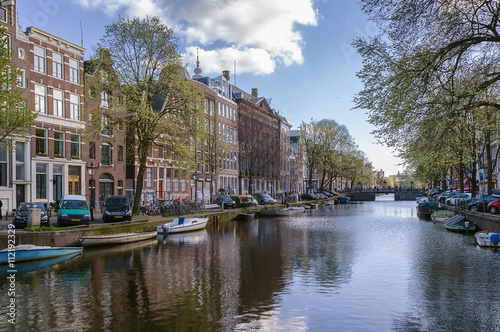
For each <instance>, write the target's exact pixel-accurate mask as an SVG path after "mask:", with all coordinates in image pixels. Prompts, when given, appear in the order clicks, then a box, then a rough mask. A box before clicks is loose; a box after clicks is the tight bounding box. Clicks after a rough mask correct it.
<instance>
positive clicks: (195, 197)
mask: <svg viewBox="0 0 500 332" xmlns="http://www.w3.org/2000/svg"><path fill="white" fill-rule="evenodd" d="M193 179H194V201H195V202H198V172H197V171H195V172H194V174H193Z"/></svg>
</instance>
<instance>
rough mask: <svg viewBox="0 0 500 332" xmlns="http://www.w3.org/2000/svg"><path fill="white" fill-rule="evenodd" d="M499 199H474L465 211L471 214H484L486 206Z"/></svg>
mask: <svg viewBox="0 0 500 332" xmlns="http://www.w3.org/2000/svg"><path fill="white" fill-rule="evenodd" d="M499 198H500V197H498V196H483V197H479V198H478V199H475V200H473V201H471V202H470V203H469V204H468V205H467V209H468V210H469V211H471V212H486V211H487V210H486V209H487V207H488V204H490V203H491V202H493V201H496V200H497V199H499Z"/></svg>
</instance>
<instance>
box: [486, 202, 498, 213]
mask: <svg viewBox="0 0 500 332" xmlns="http://www.w3.org/2000/svg"><path fill="white" fill-rule="evenodd" d="M486 210H487V211H488V212H489V213H492V214H495V213H497V212H498V211H499V210H500V199H497V200H495V201H493V202H491V203H490V204H488V207H487V208H486Z"/></svg>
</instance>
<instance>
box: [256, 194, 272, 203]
mask: <svg viewBox="0 0 500 332" xmlns="http://www.w3.org/2000/svg"><path fill="white" fill-rule="evenodd" d="M253 197H255V199H256V200H257V202H258V203H259V204H264V205H266V204H274V203H276V200H275V199H274V198H272V197H271V196H269V195H268V194H264V193H256V194H253Z"/></svg>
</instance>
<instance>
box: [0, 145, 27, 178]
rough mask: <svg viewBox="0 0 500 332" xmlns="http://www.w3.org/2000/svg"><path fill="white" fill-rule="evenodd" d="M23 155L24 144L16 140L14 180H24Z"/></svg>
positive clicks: (24, 153) (24, 151)
mask: <svg viewBox="0 0 500 332" xmlns="http://www.w3.org/2000/svg"><path fill="white" fill-rule="evenodd" d="M25 156H26V145H25V144H24V143H23V142H16V180H20V181H24V180H26V168H25V160H26V159H25ZM0 162H1V161H0ZM0 167H1V166H0Z"/></svg>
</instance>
